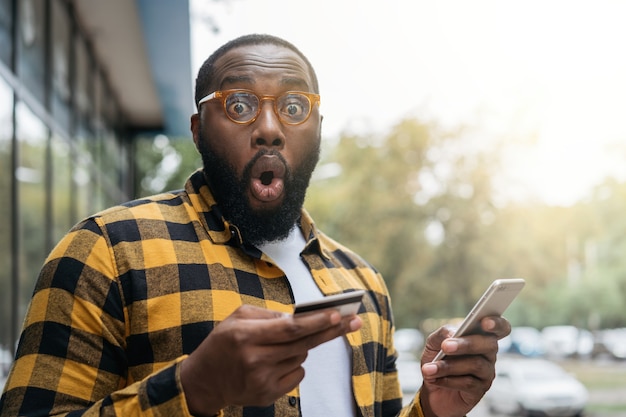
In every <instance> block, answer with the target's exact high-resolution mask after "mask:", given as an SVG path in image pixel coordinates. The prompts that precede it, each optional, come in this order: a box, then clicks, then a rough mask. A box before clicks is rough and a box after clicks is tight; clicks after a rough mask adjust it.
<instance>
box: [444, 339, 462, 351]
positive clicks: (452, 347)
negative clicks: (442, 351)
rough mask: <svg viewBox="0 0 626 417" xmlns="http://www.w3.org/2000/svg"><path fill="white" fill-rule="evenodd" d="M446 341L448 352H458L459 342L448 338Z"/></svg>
mask: <svg viewBox="0 0 626 417" xmlns="http://www.w3.org/2000/svg"><path fill="white" fill-rule="evenodd" d="M444 343H445V345H446V352H447V353H452V352H456V351H457V349H458V348H459V343H458V342H456V341H454V340H447V341H446V342H444Z"/></svg>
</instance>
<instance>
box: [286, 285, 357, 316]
mask: <svg viewBox="0 0 626 417" xmlns="http://www.w3.org/2000/svg"><path fill="white" fill-rule="evenodd" d="M363 294H365V291H364V290H356V291H350V292H345V293H341V294H335V295H329V296H327V297H324V298H322V299H321V300H316V301H309V302H306V303H299V304H296V307H295V310H294V312H293V314H294V315H295V314H303V313H310V312H312V311H317V310H323V309H325V308H335V309H337V310H339V313H340V314H341V315H342V316H348V315H351V314H356V313H357V312H358V311H359V306H360V305H361V300H362V298H363Z"/></svg>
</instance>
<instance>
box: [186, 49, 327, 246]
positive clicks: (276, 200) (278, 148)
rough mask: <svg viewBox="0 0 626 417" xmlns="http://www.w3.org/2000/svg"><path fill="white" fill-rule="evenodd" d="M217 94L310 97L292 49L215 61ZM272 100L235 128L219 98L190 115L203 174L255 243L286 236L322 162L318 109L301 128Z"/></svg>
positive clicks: (238, 52)
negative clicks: (284, 120)
mask: <svg viewBox="0 0 626 417" xmlns="http://www.w3.org/2000/svg"><path fill="white" fill-rule="evenodd" d="M215 68H216V77H215V80H216V81H215V85H213V86H212V91H214V90H229V89H246V90H251V91H253V92H255V93H256V94H257V95H258V96H262V95H271V96H280V95H281V94H283V93H285V92H287V91H304V92H312V85H313V82H312V79H311V76H310V74H309V71H308V67H307V65H306V63H305V62H304V61H303V60H302V59H301V58H300V57H299V56H298V55H297V54H296V53H294V52H293V51H291V50H290V49H288V48H284V47H279V46H275V45H270V44H267V45H253V46H245V47H238V48H235V49H233V50H231V51H229V52H227V53H226V54H225V55H223V56H222V57H221V58H219V59H218V60H217V61H216V63H215ZM273 104H274V103H273V101H272V100H264V101H262V102H261V105H260V107H261V111H260V114H259V115H258V117H257V118H256V120H255V121H254V122H252V123H250V124H237V123H234V122H233V121H231V120H230V119H229V118H228V117H227V116H226V114H225V113H224V110H223V107H222V104H221V102H220V101H219V100H212V101H209V102H206V103H204V104H203V105H202V106H201V108H200V110H199V114H198V115H194V116H192V132H193V136H194V141H195V143H196V146H197V147H198V150H199V151H200V153H201V154H202V159H203V163H204V170H205V172H206V173H207V176H208V177H209V181H210V183H211V188H212V191H213V193H214V195H215V198H216V200H217V201H218V203H219V205H220V207H221V209H222V210H223V213H224V216H225V217H226V219H227V220H229V221H230V222H232V223H233V224H235V225H236V226H238V227H239V228H240V230H241V233H242V234H243V235H244V237H245V238H246V239H247V240H248V241H250V242H251V243H261V242H263V241H271V240H276V239H281V238H284V237H286V236H287V234H288V232H289V230H290V229H291V227H292V226H293V225H294V223H295V221H296V220H297V218H298V216H299V215H300V209H301V208H302V204H303V202H304V197H305V193H306V188H307V187H308V183H309V179H310V177H311V174H312V172H313V169H314V168H315V165H316V164H317V161H318V159H319V149H320V136H321V121H322V117H321V115H320V114H319V108H318V106H317V105H315V106H313V109H312V112H311V116H310V117H309V119H308V120H307V121H305V122H304V123H302V124H300V125H293V126H292V125H286V124H283V123H282V122H281V121H280V120H279V119H278V116H277V115H276V113H274V108H273Z"/></svg>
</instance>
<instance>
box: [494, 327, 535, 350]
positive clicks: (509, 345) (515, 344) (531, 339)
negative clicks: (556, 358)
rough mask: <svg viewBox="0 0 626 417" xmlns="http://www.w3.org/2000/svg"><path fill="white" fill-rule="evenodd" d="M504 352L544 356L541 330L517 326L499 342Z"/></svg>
mask: <svg viewBox="0 0 626 417" xmlns="http://www.w3.org/2000/svg"><path fill="white" fill-rule="evenodd" d="M498 343H499V345H500V351H501V352H503V353H515V354H519V355H522V356H529V357H535V356H543V354H544V353H545V348H544V346H543V338H542V336H541V332H540V331H539V330H537V329H535V328H534V327H527V326H516V327H513V328H512V329H511V334H509V335H508V336H507V337H505V338H503V339H500V341H499V342H498Z"/></svg>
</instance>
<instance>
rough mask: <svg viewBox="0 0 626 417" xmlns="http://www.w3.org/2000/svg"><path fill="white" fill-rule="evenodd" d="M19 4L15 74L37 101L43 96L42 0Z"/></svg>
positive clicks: (43, 43) (41, 99)
mask: <svg viewBox="0 0 626 417" xmlns="http://www.w3.org/2000/svg"><path fill="white" fill-rule="evenodd" d="M18 4H19V23H18V40H19V42H18V55H17V56H18V58H17V75H18V77H19V78H20V79H21V80H22V82H23V83H24V85H25V86H26V88H28V90H29V91H30V92H31V94H33V96H34V97H35V98H37V99H38V100H39V102H41V103H43V102H44V97H45V89H44V88H45V83H44V75H45V59H44V56H45V54H44V48H45V44H46V43H45V34H44V2H43V0H22V1H20V2H18Z"/></svg>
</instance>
